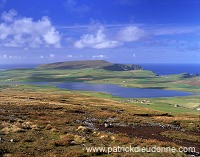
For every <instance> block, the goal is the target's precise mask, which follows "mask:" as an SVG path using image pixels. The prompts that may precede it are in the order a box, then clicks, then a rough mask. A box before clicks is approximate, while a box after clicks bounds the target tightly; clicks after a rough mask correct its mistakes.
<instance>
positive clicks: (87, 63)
mask: <svg viewBox="0 0 200 157" xmlns="http://www.w3.org/2000/svg"><path fill="white" fill-rule="evenodd" d="M38 68H39V69H84V68H100V69H105V70H111V71H128V70H138V69H142V67H141V66H140V65H135V64H113V63H110V62H107V61H105V60H84V61H68V62H57V63H51V64H43V65H39V66H38Z"/></svg>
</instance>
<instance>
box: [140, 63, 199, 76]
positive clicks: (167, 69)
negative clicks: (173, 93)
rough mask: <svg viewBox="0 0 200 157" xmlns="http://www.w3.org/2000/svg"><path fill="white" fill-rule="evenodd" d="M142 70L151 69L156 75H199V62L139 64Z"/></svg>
mask: <svg viewBox="0 0 200 157" xmlns="http://www.w3.org/2000/svg"><path fill="white" fill-rule="evenodd" d="M140 65H141V66H142V67H143V68H144V70H151V71H153V72H154V73H156V74H158V75H169V74H180V73H190V74H199V75H200V64H140Z"/></svg>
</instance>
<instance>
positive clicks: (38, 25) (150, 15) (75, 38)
mask: <svg viewBox="0 0 200 157" xmlns="http://www.w3.org/2000/svg"><path fill="white" fill-rule="evenodd" d="M199 8H200V0H162V1H161V0H48V1H46V0H28V1H27V0H17V1H13V0H0V17H1V18H0V64H13V63H21V64H35V63H49V62H58V61H69V60H92V59H103V60H108V61H111V62H118V63H200V16H199V15H200V9H199Z"/></svg>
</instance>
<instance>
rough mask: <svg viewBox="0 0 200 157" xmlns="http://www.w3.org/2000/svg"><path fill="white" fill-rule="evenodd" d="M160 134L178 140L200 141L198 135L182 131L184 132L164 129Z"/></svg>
mask: <svg viewBox="0 0 200 157" xmlns="http://www.w3.org/2000/svg"><path fill="white" fill-rule="evenodd" d="M161 135H163V136H166V137H170V138H175V139H179V140H187V141H192V142H200V136H197V135H191V134H188V133H184V132H178V131H166V132H162V133H161Z"/></svg>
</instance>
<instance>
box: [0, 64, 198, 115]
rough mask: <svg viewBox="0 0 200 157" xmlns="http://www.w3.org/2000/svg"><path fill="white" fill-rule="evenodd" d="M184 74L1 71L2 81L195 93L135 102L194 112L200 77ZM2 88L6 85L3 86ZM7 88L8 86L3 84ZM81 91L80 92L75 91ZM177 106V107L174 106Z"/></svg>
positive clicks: (0, 77) (102, 94) (58, 70)
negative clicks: (101, 85)
mask: <svg viewBox="0 0 200 157" xmlns="http://www.w3.org/2000/svg"><path fill="white" fill-rule="evenodd" d="M184 75H185V74H177V75H167V76H157V75H156V74H155V73H153V72H152V71H146V70H133V71H107V70H103V69H95V68H94V69H93V68H85V69H80V70H77V69H75V70H65V69H56V70H55V69H48V70H47V69H37V68H36V69H15V70H7V71H1V74H0V83H1V84H2V83H3V82H7V83H10V84H11V85H12V84H13V85H15V83H14V82H89V83H101V84H118V85H120V86H123V87H137V88H155V89H168V90H179V91H187V92H193V93H195V94H196V95H195V96H188V97H171V98H149V99H146V100H148V101H150V102H151V103H141V100H142V99H139V101H138V102H135V101H133V102H129V103H134V104H136V105H138V106H142V107H145V108H151V109H155V110H159V111H164V112H169V113H175V114H176V113H179V114H180V113H194V114H198V113H199V112H198V111H197V110H196V108H198V107H199V106H200V95H199V93H200V87H199V81H200V77H199V76H196V77H191V78H184ZM2 87H3V86H2ZM4 87H5V85H4ZM18 88H30V90H31V89H32V90H33V89H37V90H42V89H43V88H49V89H53V90H58V89H56V88H55V87H51V86H25V85H21V87H18ZM74 92H78V91H74ZM79 93H82V94H85V95H92V96H95V97H100V98H108V99H113V100H117V101H127V100H128V99H122V98H118V97H113V96H112V95H109V94H106V93H95V92H83V91H80V92H79ZM176 105H178V107H175V106H176Z"/></svg>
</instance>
